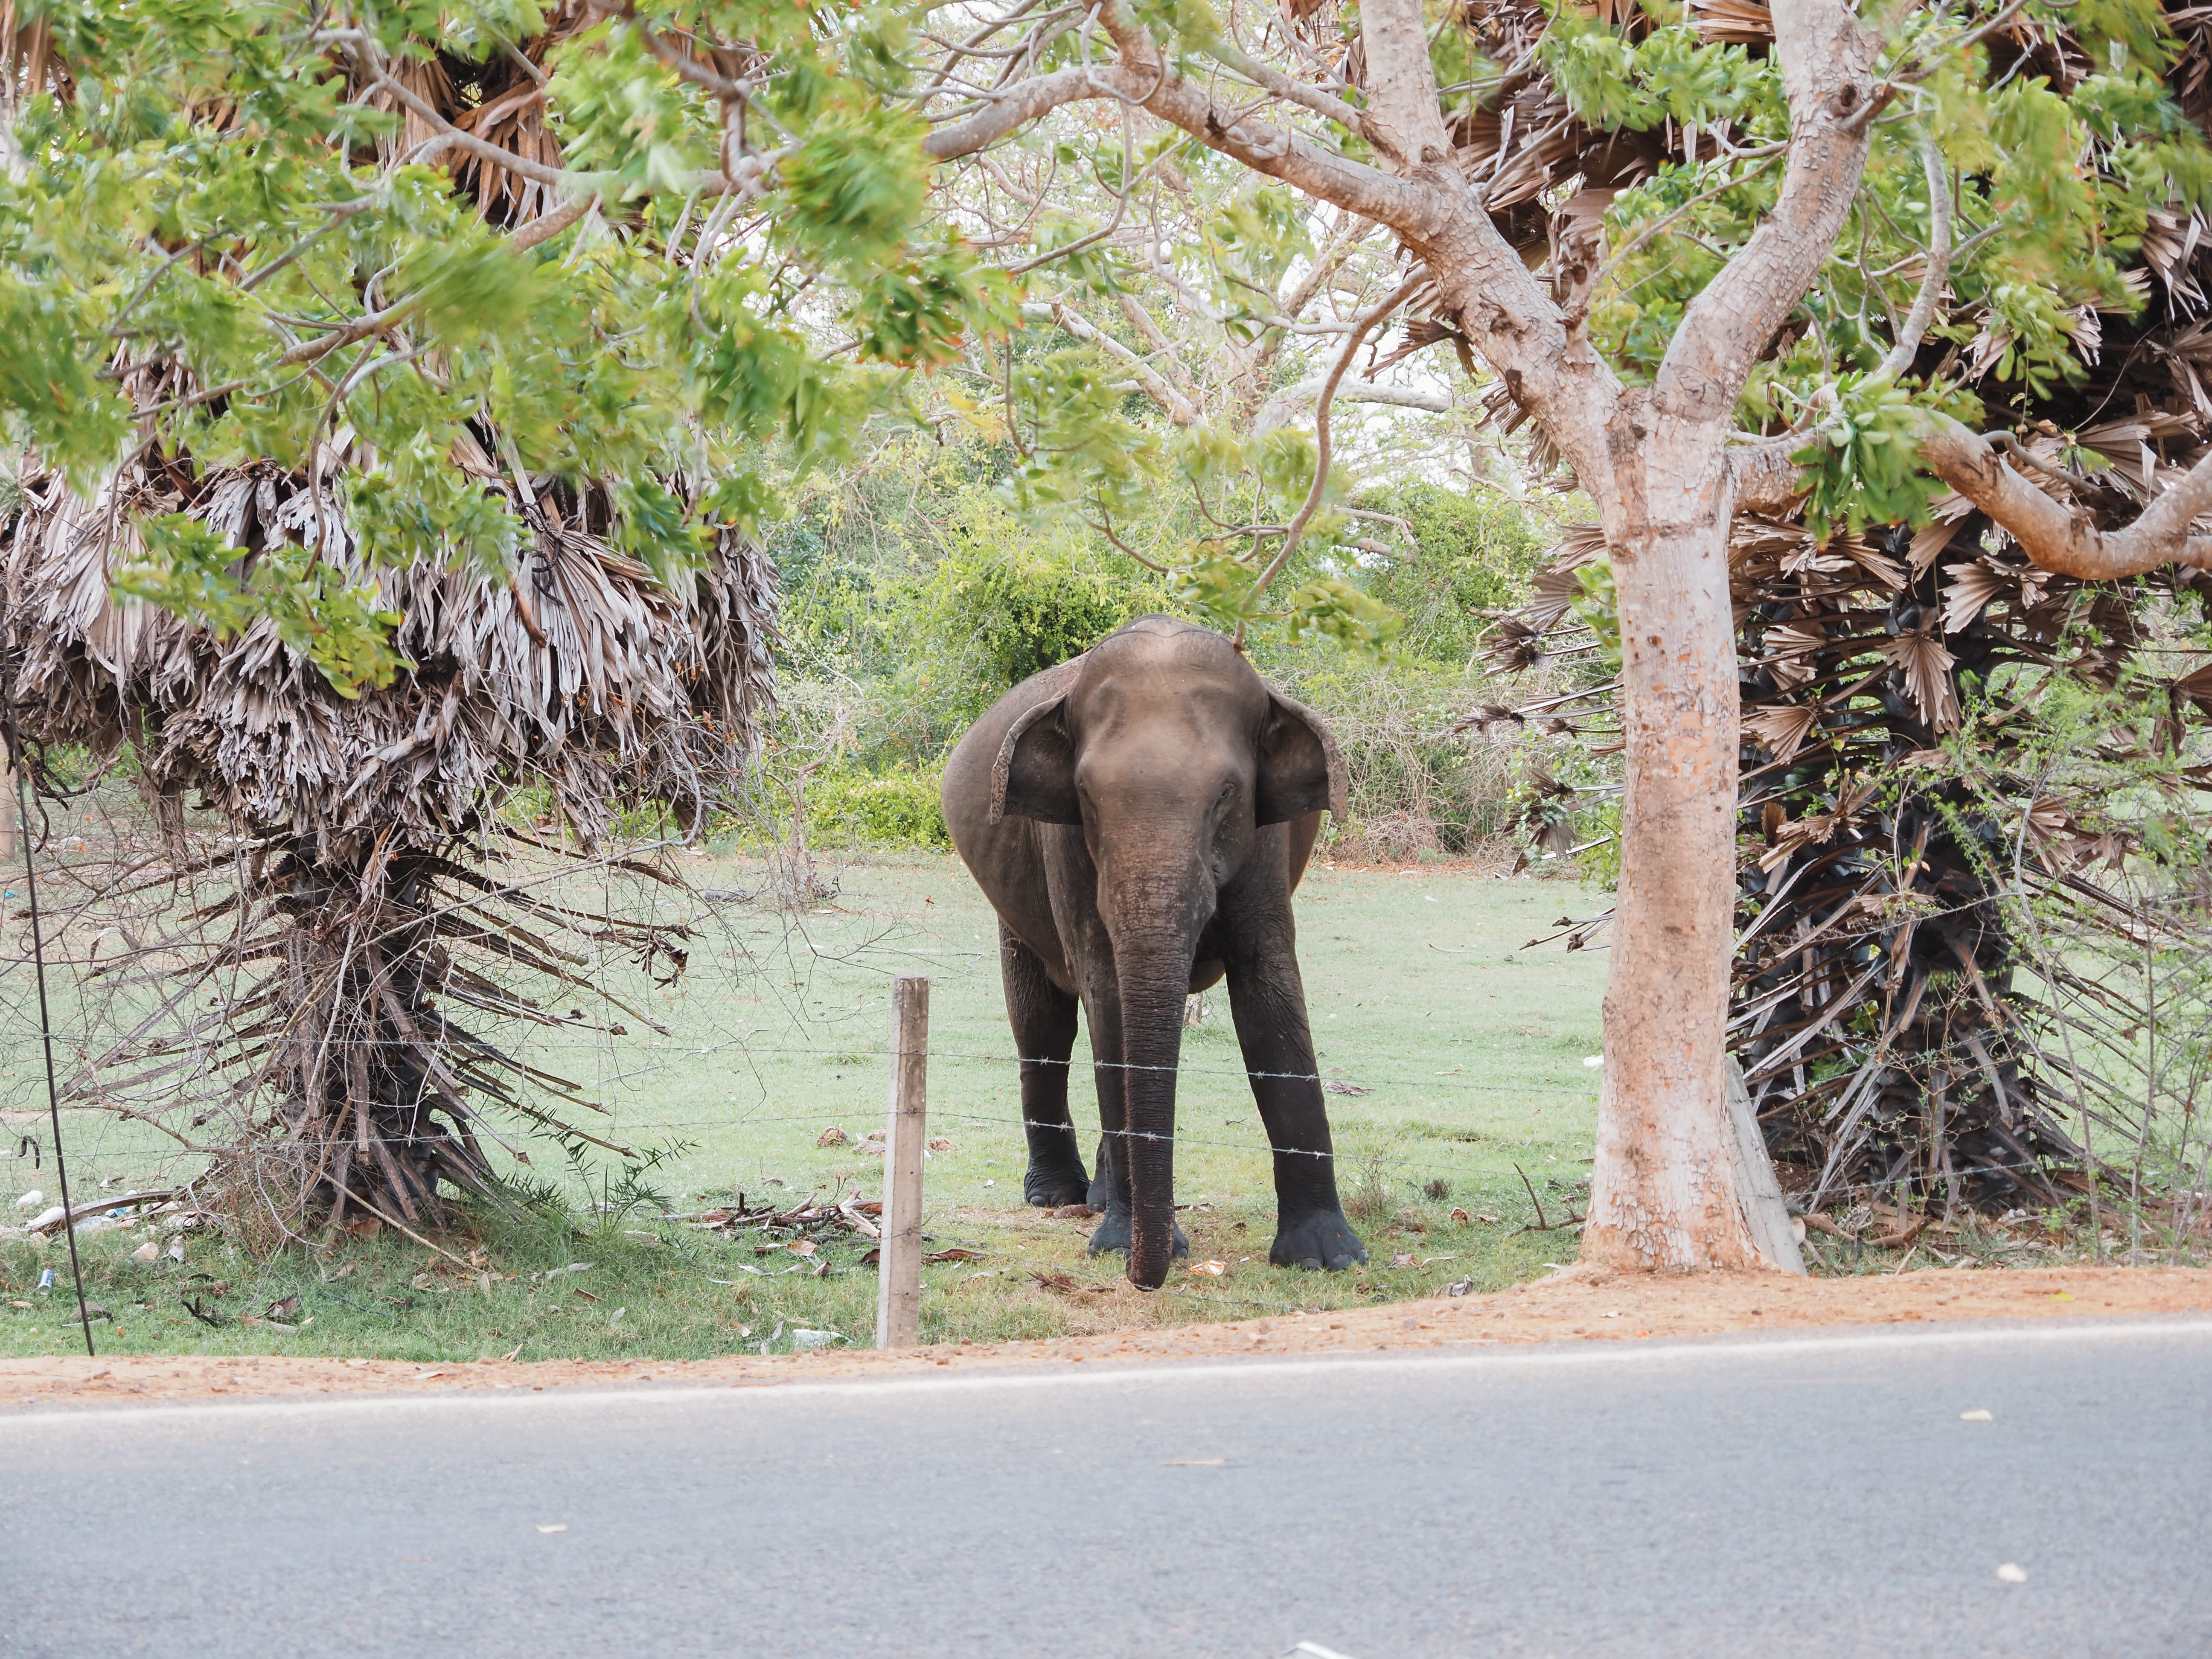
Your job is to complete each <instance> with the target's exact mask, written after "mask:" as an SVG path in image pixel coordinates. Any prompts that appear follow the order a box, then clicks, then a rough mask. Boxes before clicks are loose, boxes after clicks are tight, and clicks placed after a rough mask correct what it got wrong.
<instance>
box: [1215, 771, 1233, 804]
mask: <svg viewBox="0 0 2212 1659" xmlns="http://www.w3.org/2000/svg"><path fill="white" fill-rule="evenodd" d="M1235 799H1237V781H1236V780H1235V779H1233V778H1232V779H1231V780H1230V781H1228V782H1227V783H1225V784H1223V785H1222V786H1221V794H1220V796H1219V798H1218V799H1216V800H1215V801H1214V803H1213V804H1214V805H1216V806H1226V805H1229V803H1230V802H1231V801H1232V800H1235Z"/></svg>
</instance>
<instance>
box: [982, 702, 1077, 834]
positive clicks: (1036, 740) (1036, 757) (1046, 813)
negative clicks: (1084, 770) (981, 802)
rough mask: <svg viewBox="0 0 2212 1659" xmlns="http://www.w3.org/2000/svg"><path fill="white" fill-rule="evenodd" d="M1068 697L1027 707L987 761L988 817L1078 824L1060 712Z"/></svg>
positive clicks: (1070, 748) (1071, 749)
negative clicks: (994, 757) (989, 779)
mask: <svg viewBox="0 0 2212 1659" xmlns="http://www.w3.org/2000/svg"><path fill="white" fill-rule="evenodd" d="M1066 706H1067V694H1066V692H1065V691H1063V692H1061V693H1060V695H1059V696H1055V697H1047V698H1045V699H1044V701H1043V702H1038V703H1034V704H1032V705H1030V708H1029V709H1028V710H1027V712H1025V713H1024V714H1023V715H1022V716H1021V718H1020V719H1018V720H1016V721H1015V722H1014V723H1013V724H1012V726H1008V727H1007V728H1006V741H1005V742H1003V743H1001V744H1000V745H999V757H998V758H997V759H996V760H995V761H994V762H993V763H991V818H990V821H991V822H992V823H998V822H1000V820H1001V819H1003V818H1008V817H1016V818H1035V819H1036V821H1037V822H1038V823H1082V822H1083V814H1082V812H1081V811H1080V810H1079V807H1078V805H1077V804H1076V799H1075V745H1074V744H1072V743H1070V742H1069V741H1068V739H1067V731H1066V727H1065V726H1063V725H1062V724H1061V721H1060V714H1061V711H1062V710H1063V709H1065V708H1066Z"/></svg>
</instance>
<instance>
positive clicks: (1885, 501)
mask: <svg viewBox="0 0 2212 1659" xmlns="http://www.w3.org/2000/svg"><path fill="white" fill-rule="evenodd" d="M1930 408H1934V409H1937V410H1941V412H1942V413H1944V414H1947V415H1948V416H1951V417H1952V418H1953V419H1954V420H1960V421H1964V422H1975V421H1978V420H1979V419H1980V417H1981V406H1980V404H1979V403H1978V402H1977V401H1976V400H1975V399H1974V398H1972V397H1971V396H1969V395H1967V394H1966V393H1965V392H1956V391H1954V392H1948V393H1946V392H1942V391H1941V390H1936V391H1934V392H1923V394H1922V395H1921V396H1920V397H1919V398H1918V399H1917V400H1916V398H1915V394H1914V392H1913V390H1912V389H1911V388H1909V387H1907V386H1901V385H1899V384H1898V383H1897V382H1896V381H1894V380H1890V379H1889V378H1888V377H1887V376H1886V375H1881V374H1847V375H1844V376H1842V377H1840V378H1839V379H1838V380H1837V382H1836V389H1835V412H1834V414H1833V416H1832V417H1831V418H1830V419H1829V420H1827V421H1826V422H1825V423H1824V424H1823V426H1822V427H1821V428H1820V431H1819V433H1818V435H1817V436H1816V439H1815V441H1814V443H1813V444H1812V446H1811V447H1809V448H1808V449H1806V450H1804V451H1803V452H1802V453H1800V454H1799V455H1798V456H1797V458H1796V459H1797V460H1798V461H1799V462H1800V464H1801V465H1803V466H1804V467H1805V469H1806V474H1807V482H1808V483H1809V484H1810V485H1811V490H1810V499H1809V501H1808V504H1807V507H1806V511H1805V522H1806V523H1807V525H1808V526H1810V527H1811V528H1812V531H1813V533H1814V535H1815V536H1816V537H1818V538H1820V539H1821V540H1823V541H1825V540H1826V539H1827V538H1828V537H1829V536H1830V535H1831V534H1832V533H1833V532H1835V531H1836V530H1837V529H1838V528H1839V527H1841V528H1847V529H1849V530H1850V531H1851V532H1853V533H1854V534H1856V533H1857V532H1859V531H1861V530H1863V529H1864V528H1865V527H1866V526H1868V525H1869V524H1909V525H1914V526H1919V525H1924V524H1926V523H1927V522H1928V508H1929V505H1930V504H1931V503H1932V502H1934V501H1937V500H1939V499H1941V498H1942V496H1944V495H1948V494H1949V493H1950V489H1949V486H1948V485H1946V484H1944V483H1940V482H1939V481H1938V480H1936V478H1935V477H1932V476H1931V475H1929V473H1927V472H1925V471H1922V470H1921V467H1920V464H1919V456H1918V445H1919V441H1920V436H1921V434H1922V433H1923V431H1924V430H1925V429H1926V425H1927V421H1928V410H1929V409H1930Z"/></svg>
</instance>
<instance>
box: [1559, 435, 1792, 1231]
mask: <svg viewBox="0 0 2212 1659" xmlns="http://www.w3.org/2000/svg"><path fill="white" fill-rule="evenodd" d="M1640 404H1641V400H1640V399H1638V400H1636V403H1635V404H1634V405H1632V408H1630V409H1628V410H1624V411H1623V413H1622V416H1621V422H1622V423H1623V425H1624V426H1626V427H1627V428H1628V430H1627V435H1628V436H1629V437H1630V438H1631V439H1632V440H1633V443H1632V446H1630V445H1623V446H1620V448H1619V449H1617V450H1616V454H1617V456H1618V459H1617V461H1616V471H1615V473H1614V479H1615V482H1616V484H1617V485H1618V486H1619V490H1618V493H1619V494H1620V495H1622V496H1624V497H1626V499H1625V500H1622V501H1617V502H1613V503H1607V513H1606V529H1607V541H1608V542H1609V543H1610V544H1611V546H1612V549H1613V583H1614V588H1615V592H1616V595H1617V597H1618V600H1619V604H1620V643H1621V658H1622V670H1621V672H1622V685H1621V698H1620V705H1621V712H1622V720H1623V726H1624V730H1625V735H1626V742H1627V754H1626V772H1627V794H1626V799H1625V801H1624V804H1623V807H1622V815H1621V867H1620V894H1619V898H1618V907H1619V908H1618V910H1617V913H1616V915H1615V918H1614V923H1613V963H1612V971H1611V972H1610V973H1609V974H1608V975H1607V980H1606V992H1605V1072H1604V1083H1603V1090H1604V1095H1603V1103H1602V1105H1601V1109H1600V1110H1599V1113H1598V1131H1597V1156H1596V1159H1595V1164H1593V1166H1592V1170H1591V1175H1590V1203H1589V1215H1588V1218H1587V1221H1586V1222H1585V1225H1584V1226H1583V1242H1582V1254H1583V1260H1585V1261H1597V1262H1602V1263H1605V1264H1607V1265H1608V1266H1614V1267H1635V1268H1645V1269H1648V1268H1655V1267H1671V1268H1692V1267H1745V1266H1750V1265H1753V1263H1754V1262H1755V1261H1756V1259H1757V1258H1756V1255H1755V1254H1754V1252H1753V1249H1752V1244H1751V1239H1750V1236H1749V1235H1748V1233H1747V1231H1745V1228H1744V1223H1743V1218H1742V1215H1741V1212H1740V1211H1739V1209H1738V1207H1737V1202H1736V1194H1735V1177H1734V1174H1733V1171H1732V1170H1731V1168H1730V1165H1729V1151H1728V1140H1727V1133H1728V1129H1727V1122H1726V1111H1725V1101H1726V1096H1725V1094H1724V1093H1723V1076H1722V1066H1723V1036H1724V1035H1725V1030H1726V1023H1727V1009H1728V994H1729V959H1730V957H1731V955H1732V954H1733V945H1734V939H1735V930H1734V918H1735V816H1736V809H1735V803H1736V728H1737V716H1736V670H1735V623H1734V617H1733V614H1732V612H1731V611H1730V609H1729V580H1728V522H1729V508H1730V502H1729V490H1728V489H1727V486H1726V481H1725V475H1724V473H1723V469H1722V467H1721V465H1720V464H1719V462H1720V446H1719V444H1718V442H1717V441H1702V435H1699V436H1698V437H1696V438H1693V439H1692V440H1691V441H1674V442H1668V441H1666V440H1665V439H1664V438H1659V439H1658V440H1657V441H1653V439H1654V436H1655V435H1650V434H1648V433H1642V432H1638V430H1637V428H1638V427H1640V426H1642V425H1643V421H1642V418H1641V410H1640ZM1630 422H1634V424H1633V425H1631V424H1629V423H1630ZM1716 438H1717V435H1716ZM1622 450H1627V451H1628V452H1629V453H1621V451H1622ZM1700 452H1702V453H1700Z"/></svg>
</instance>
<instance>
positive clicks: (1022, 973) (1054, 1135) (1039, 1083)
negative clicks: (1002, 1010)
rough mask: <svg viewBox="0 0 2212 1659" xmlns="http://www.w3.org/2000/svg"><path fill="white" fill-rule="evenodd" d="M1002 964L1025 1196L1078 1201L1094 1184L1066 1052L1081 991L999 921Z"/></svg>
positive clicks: (1053, 1203) (1071, 1046)
mask: <svg viewBox="0 0 2212 1659" xmlns="http://www.w3.org/2000/svg"><path fill="white" fill-rule="evenodd" d="M999 970H1000V978H1001V979H1002V980H1003V981H1004V982H1005V985H1006V1019H1007V1022H1008V1023H1009V1024H1011V1025H1012V1027H1013V1032H1014V1048H1015V1050H1016V1052H1017V1053H1018V1054H1019V1055H1020V1056H1021V1068H1022V1133H1023V1136H1024V1139H1027V1140H1028V1142H1029V1149H1030V1167H1029V1170H1028V1172H1027V1173H1026V1174H1025V1175H1024V1176H1023V1177H1022V1196H1023V1197H1024V1198H1025V1199H1027V1200H1029V1201H1030V1203H1032V1204H1034V1205H1036V1206H1039V1207H1040V1208H1045V1209H1056V1208H1058V1207H1059V1206H1060V1205H1062V1204H1080V1203H1082V1202H1083V1200H1084V1195H1085V1194H1086V1193H1087V1192H1088V1191H1089V1190H1090V1188H1091V1177H1090V1176H1088V1175H1086V1174H1085V1173H1084V1169H1083V1153H1082V1151H1081V1150H1080V1148H1079V1146H1077V1144H1076V1139H1075V1122H1074V1120H1073V1118H1072V1117H1071V1116H1070V1115H1069V1114H1068V1109H1067V1067H1068V1059H1069V1056H1071V1055H1072V1054H1073V1053H1074V1052H1075V1006H1076V1005H1075V998H1074V996H1073V994H1070V993H1068V992H1066V991H1063V990H1061V989H1060V987H1058V986H1056V985H1054V983H1053V982H1052V978H1051V975H1048V974H1047V973H1046V972H1045V969H1044V963H1042V962H1041V961H1039V960H1038V959H1037V955H1036V951H1032V950H1030V948H1029V946H1028V945H1024V944H1023V943H1022V942H1021V940H1020V939H1017V938H1016V937H1015V936H1014V934H1013V933H1012V930H1011V929H1010V928H1008V927H1007V926H1006V923H1004V922H1000V924H999Z"/></svg>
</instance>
